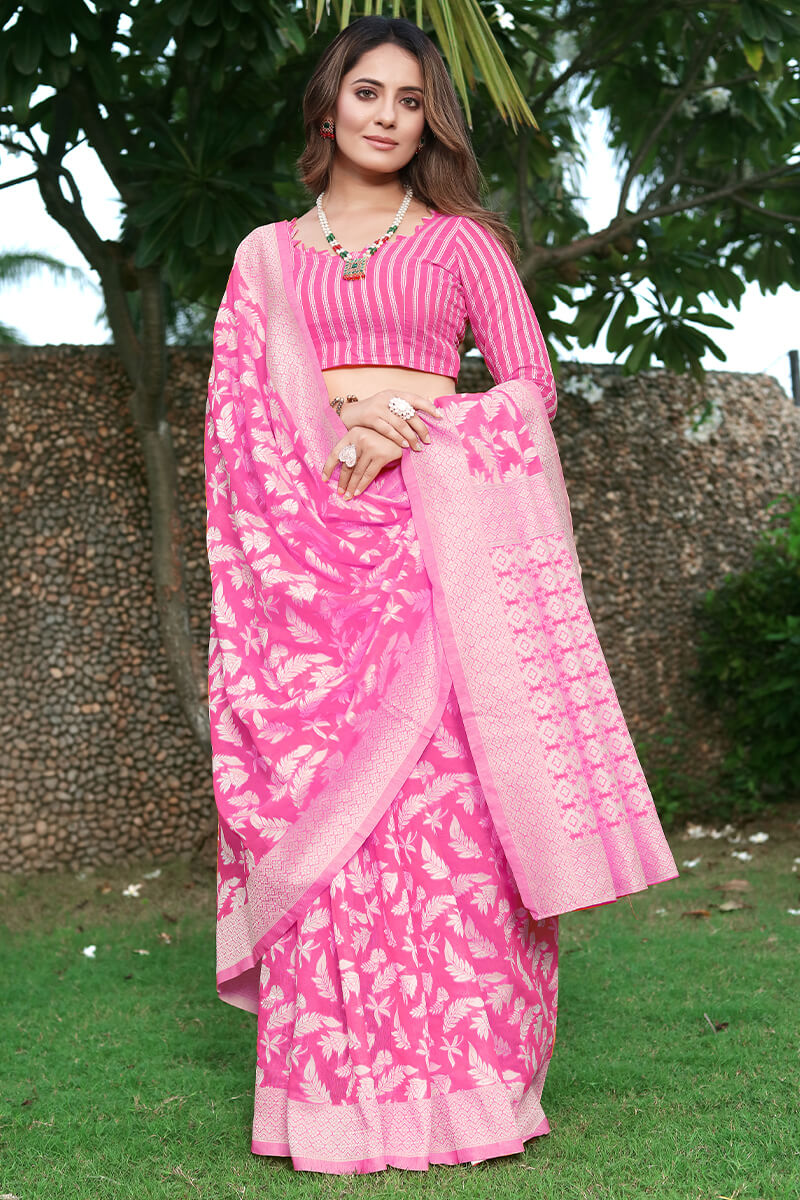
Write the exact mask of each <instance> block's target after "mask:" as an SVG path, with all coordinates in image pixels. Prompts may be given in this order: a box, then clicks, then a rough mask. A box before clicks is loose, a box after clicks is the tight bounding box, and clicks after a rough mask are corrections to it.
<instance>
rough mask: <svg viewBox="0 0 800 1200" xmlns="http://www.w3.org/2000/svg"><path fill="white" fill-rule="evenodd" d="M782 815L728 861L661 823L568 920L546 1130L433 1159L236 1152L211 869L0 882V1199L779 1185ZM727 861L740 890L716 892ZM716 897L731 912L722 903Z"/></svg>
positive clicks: (613, 1193) (799, 1171)
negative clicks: (634, 880) (451, 1158)
mask: <svg viewBox="0 0 800 1200" xmlns="http://www.w3.org/2000/svg"><path fill="white" fill-rule="evenodd" d="M799 816H800V813H798V812H797V811H793V812H791V813H789V812H784V814H783V815H782V816H778V817H774V818H772V819H770V820H769V821H765V820H764V819H763V818H762V820H761V822H760V824H759V822H757V821H756V822H751V823H749V824H748V825H747V826H743V825H741V826H740V828H741V829H742V831H743V833H744V834H745V835H746V834H749V833H751V832H753V831H754V830H755V829H757V828H763V829H766V830H769V831H770V840H769V841H768V842H767V843H765V844H763V845H751V844H749V843H742V844H741V845H740V846H737V847H736V849H744V848H746V849H748V850H749V851H750V852H752V855H753V858H752V861H751V862H749V863H746V864H745V863H741V862H738V861H736V860H735V859H733V858H732V857H731V850H732V849H733V847H731V846H730V845H729V844H728V843H727V842H726V841H724V840H717V841H712V840H710V839H704V840H701V841H700V840H698V841H695V840H686V839H685V838H684V837H682V836H681V835H680V834H676V835H675V836H673V837H672V838H671V842H672V846H673V851H674V853H675V857H676V861H677V862H678V866H679V868H681V863H682V861H683V860H684V859H691V858H695V857H697V856H698V855H699V856H701V861H700V862H699V863H698V865H697V866H696V867H694V868H685V869H682V875H681V878H680V879H678V880H675V881H672V882H670V883H666V884H661V885H659V886H658V887H655V888H651V889H649V890H648V891H647V892H644V893H640V894H638V895H636V896H633V897H631V901H630V903H629V902H628V900H622V901H620V902H619V903H618V904H614V905H608V906H606V907H603V908H600V909H595V910H594V911H592V912H588V913H572V914H569V915H567V916H565V917H563V918H562V921H561V955H560V990H559V1018H558V1036H557V1040H556V1047H555V1053H554V1055H553V1060H552V1063H551V1066H550V1072H549V1075H548V1077H547V1083H546V1086H545V1092H544V1097H543V1103H544V1108H545V1112H546V1113H547V1115H548V1118H549V1120H550V1124H551V1127H552V1132H551V1133H550V1134H549V1135H548V1136H546V1137H542V1138H536V1139H534V1140H533V1141H531V1142H528V1143H527V1146H526V1150H525V1153H524V1154H519V1155H512V1156H507V1157H504V1158H498V1159H493V1160H490V1161H488V1162H485V1163H480V1164H478V1165H476V1166H434V1167H431V1168H430V1170H429V1171H428V1172H415V1171H401V1170H396V1169H391V1168H390V1169H388V1170H387V1171H384V1172H379V1173H377V1174H371V1175H362V1176H332V1175H324V1174H320V1173H316V1172H313V1173H312V1172H303V1171H298V1172H295V1171H294V1170H293V1168H292V1166H291V1162H290V1160H288V1159H280V1158H260V1157H256V1156H254V1155H252V1154H251V1153H250V1122H251V1118H252V1094H253V1086H254V1071H255V1028H256V1026H255V1018H254V1017H252V1016H250V1015H249V1014H247V1013H243V1012H240V1011H238V1010H236V1009H233V1008H230V1007H229V1006H228V1005H224V1004H222V1003H221V1002H220V1001H219V1000H218V999H217V996H216V992H215V987H214V932H213V920H214V877H213V871H212V870H211V869H209V866H208V864H205V865H203V866H198V865H188V864H185V863H174V864H171V865H169V866H166V867H164V868H163V870H162V874H161V876H160V877H159V878H157V879H153V880H149V881H147V880H145V881H144V882H143V884H142V888H141V894H140V896H139V898H138V899H137V898H128V897H124V896H122V894H121V893H122V889H123V888H124V887H125V886H126V884H128V883H130V882H136V881H140V880H142V873H143V872H144V871H147V870H148V869H150V867H149V866H148V865H145V866H140V867H137V868H131V869H127V868H125V869H122V870H115V871H114V872H112V873H109V875H108V877H107V878H105V877H104V876H102V875H101V874H96V875H92V876H90V877H88V878H86V879H83V880H81V879H78V878H75V877H73V876H57V875H50V876H43V877H39V878H35V879H33V880H23V879H21V878H19V877H12V876H4V877H0V898H2V902H3V911H4V915H5V920H6V923H7V926H8V928H7V930H6V932H5V933H4V935H3V938H2V944H1V945H0V966H1V967H2V979H3V984H4V993H5V996H4V1003H3V1005H2V1011H1V1012H0V1039H1V1040H0V1105H2V1109H1V1110H0V1111H1V1112H2V1116H0V1196H2V1195H10V1196H15V1197H18V1198H19V1200H55V1198H56V1197H69V1198H70V1200H73V1198H74V1200H105V1198H106V1197H108V1198H109V1200H110V1198H112V1197H113V1198H114V1200H150V1198H153V1200H155V1198H158V1200H161V1198H162V1197H164V1198H165V1200H166V1198H168V1200H172V1198H173V1197H174V1198H175V1200H183V1198H186V1200H192V1198H194V1200H199V1198H203V1200H225V1198H227V1197H246V1198H248V1200H251V1198H253V1197H272V1196H275V1197H284V1196H286V1197H288V1198H289V1200H294V1198H295V1197H296V1198H300V1197H306V1196H315V1197H316V1196H320V1197H329V1196H330V1197H334V1196H335V1197H339V1196H348V1197H349V1196H357V1197H358V1196H365V1197H372V1196H387V1197H394V1196H414V1197H416V1196H437V1197H438V1196H440V1195H441V1194H442V1193H443V1192H446V1194H447V1195H448V1196H450V1195H452V1196H458V1197H466V1198H470V1200H505V1198H507V1197H509V1198H510V1197H525V1198H526V1200H539V1198H542V1200H544V1198H547V1200H573V1198H574V1200H578V1198H580V1200H583V1198H584V1197H585V1198H591V1200H628V1198H635V1197H640V1196H641V1197H646V1196H653V1197H659V1198H660V1200H718V1198H723V1197H724V1198H732V1197H736V1198H737V1200H738V1198H740V1197H741V1198H742V1200H790V1198H796V1197H797V1196H799V1195H800V1107H799V1106H798V1079H799V1078H800V1072H799V1071H798V1036H797V1034H798V1009H799V1007H800V1006H799V1005H798V983H800V954H799V951H800V916H792V915H789V914H788V913H787V909H789V908H800V875H798V873H796V872H793V871H792V862H793V859H794V857H795V856H798V855H800V844H799V843H798V839H797V833H798V828H800V822H798V817H799ZM731 879H743V880H745V881H746V883H747V884H748V885H749V886H748V887H747V888H746V890H741V891H736V890H721V889H720V887H719V885H720V884H724V883H725V882H727V881H730V880H731ZM731 899H733V900H735V901H738V902H739V903H740V904H742V905H743V906H744V907H742V908H737V909H732V910H729V911H725V910H720V908H719V906H720V905H721V904H725V903H726V902H728V901H730V900H731ZM659 910H666V911H659ZM693 911H699V912H704V913H705V914H706V915H704V916H703V915H695V916H689V915H686V914H687V913H691V912H693ZM162 935H167V937H169V939H170V940H169V941H167V940H166V938H165V937H164V936H162ZM90 944H94V945H95V946H96V956H95V958H93V959H91V958H87V957H86V956H84V955H83V953H82V950H83V947H85V946H87V945H90ZM137 950H147V951H149V953H148V954H146V955H144V954H137V953H136V951H137ZM712 1025H713V1026H715V1027H716V1026H717V1025H719V1026H721V1028H719V1029H716V1028H712Z"/></svg>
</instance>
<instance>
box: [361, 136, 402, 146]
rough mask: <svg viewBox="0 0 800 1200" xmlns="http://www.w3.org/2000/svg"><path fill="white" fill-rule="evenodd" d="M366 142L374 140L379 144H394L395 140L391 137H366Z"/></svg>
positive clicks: (395, 143)
mask: <svg viewBox="0 0 800 1200" xmlns="http://www.w3.org/2000/svg"><path fill="white" fill-rule="evenodd" d="M367 141H368V142H376V143H377V144H378V145H379V146H396V145H397V142H393V141H392V140H391V138H379V137H367Z"/></svg>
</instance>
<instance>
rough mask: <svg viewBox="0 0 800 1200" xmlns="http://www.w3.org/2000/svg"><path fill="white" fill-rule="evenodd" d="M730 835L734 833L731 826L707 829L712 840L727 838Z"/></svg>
mask: <svg viewBox="0 0 800 1200" xmlns="http://www.w3.org/2000/svg"><path fill="white" fill-rule="evenodd" d="M732 833H736V830H735V829H734V827H733V825H726V826H725V828H724V829H709V831H708V836H709V837H712V838H722V837H729V836H730V834H732Z"/></svg>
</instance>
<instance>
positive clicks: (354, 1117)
mask: <svg viewBox="0 0 800 1200" xmlns="http://www.w3.org/2000/svg"><path fill="white" fill-rule="evenodd" d="M557 958H558V917H546V918H545V919H544V920H542V921H535V920H534V919H533V918H532V917H531V915H530V913H529V912H528V910H527V909H526V908H525V906H524V905H523V903H522V900H521V898H520V895H519V891H518V889H517V887H516V884H515V882H514V877H513V875H512V873H511V870H510V868H509V866H508V863H507V861H506V858H505V855H504V853H503V849H502V846H501V845H500V841H499V839H498V837H497V834H496V832H495V829H494V825H493V822H492V818H491V814H490V813H489V811H488V808H487V806H486V801H485V799H484V796H483V792H482V790H481V787H480V783H479V780H478V777H477V774H476V772H475V768H474V763H472V760H471V756H470V752H469V745H468V742H467V738H466V733H465V731H464V726H463V723H462V721H461V718H460V715H459V710H458V704H457V702H456V698H455V693H454V692H452V691H451V693H450V696H449V697H448V701H447V704H446V706H445V709H444V712H443V714H442V720H441V722H440V724H439V727H438V729H437V730H436V733H435V734H434V735H433V737H432V739H431V741H430V743H429V745H428V746H427V747H426V748H425V750H424V751H423V753H422V756H421V757H420V759H419V761H418V763H417V765H416V766H415V767H414V768H413V770H412V771H411V773H410V774H409V776H408V778H407V779H406V780H405V782H404V783H403V785H402V787H401V788H400V789H399V791H398V792H397V794H396V796H395V797H394V799H393V800H392V803H391V805H390V807H389V808H388V809H387V811H386V812H385V813H384V814H383V816H382V817H381V819H380V820H379V822H378V824H377V825H376V827H375V829H374V830H373V831H372V833H371V834H370V835H369V837H368V838H367V839H366V840H365V841H364V843H363V844H362V845H361V846H360V847H359V849H358V850H357V851H356V852H355V854H354V855H353V857H352V858H351V860H350V861H349V862H348V863H347V864H346V865H345V866H344V867H343V868H342V869H341V870H340V871H339V873H338V874H337V875H336V876H335V877H334V879H333V880H332V881H331V883H330V885H329V886H328V887H327V888H326V889H325V890H324V891H323V892H321V893H320V894H319V895H318V896H317V897H316V898H315V900H314V901H313V903H312V904H311V905H310V906H309V908H308V909H307V910H306V912H305V914H304V916H303V917H302V919H301V920H300V921H298V922H297V923H296V924H295V925H293V926H292V927H291V929H289V930H287V931H286V933H284V934H282V936H281V937H280V938H279V939H278V940H277V942H275V943H273V945H272V946H270V947H269V949H268V950H267V951H266V952H265V954H264V958H263V960H262V964H261V972H260V985H259V1009H258V1051H257V1071H256V1088H255V1106H254V1120H253V1142H252V1149H253V1150H254V1152H255V1153H257V1154H278V1155H287V1156H288V1155H290V1156H291V1158H292V1161H293V1163H294V1165H295V1167H297V1168H298V1169H306V1170H317V1171H327V1172H332V1173H339V1172H342V1173H344V1172H362V1171H376V1170H382V1169H383V1168H385V1167H386V1166H396V1167H405V1168H409V1169H417V1170H424V1169H426V1168H427V1166H428V1164H429V1163H434V1162H441V1163H454V1162H468V1161H479V1160H481V1159H485V1158H490V1157H493V1156H495V1155H500V1154H513V1153H516V1152H518V1151H520V1150H522V1149H523V1143H524V1142H525V1141H526V1140H527V1139H528V1138H530V1137H533V1136H535V1135H540V1134H543V1133H547V1132H549V1128H550V1126H549V1123H548V1121H547V1118H546V1117H545V1115H544V1112H543V1110H542V1106H541V1096H542V1089H543V1086H544V1080H545V1076H546V1074H547V1068H548V1065H549V1062H550V1057H551V1054H552V1050H553V1044H554V1039H555V1028H556V1014H557V991H558V966H557Z"/></svg>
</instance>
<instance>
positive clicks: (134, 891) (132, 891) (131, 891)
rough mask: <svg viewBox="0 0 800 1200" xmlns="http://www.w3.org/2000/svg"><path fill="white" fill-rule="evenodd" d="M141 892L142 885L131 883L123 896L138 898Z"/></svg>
mask: <svg viewBox="0 0 800 1200" xmlns="http://www.w3.org/2000/svg"><path fill="white" fill-rule="evenodd" d="M141 890H142V885H141V884H140V883H129V884H128V886H127V887H126V888H124V889H123V892H122V894H123V896H138V895H139V892H140V891H141Z"/></svg>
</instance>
